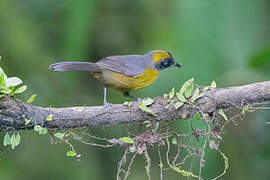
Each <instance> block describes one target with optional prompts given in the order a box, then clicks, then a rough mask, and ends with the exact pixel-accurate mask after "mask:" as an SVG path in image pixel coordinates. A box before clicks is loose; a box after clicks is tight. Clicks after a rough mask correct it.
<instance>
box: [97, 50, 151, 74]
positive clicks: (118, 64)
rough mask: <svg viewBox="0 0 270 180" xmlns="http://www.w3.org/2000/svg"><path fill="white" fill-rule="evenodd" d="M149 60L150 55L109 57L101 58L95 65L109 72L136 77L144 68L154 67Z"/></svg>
mask: <svg viewBox="0 0 270 180" xmlns="http://www.w3.org/2000/svg"><path fill="white" fill-rule="evenodd" d="M151 59H152V54H151V53H147V54H145V55H124V56H109V57H105V58H102V59H101V60H100V61H98V62H96V64H97V65H99V66H101V67H104V68H106V69H109V70H111V71H115V72H118V73H122V74H125V75H127V76H132V77H134V76H135V77H136V76H139V75H140V74H142V73H143V72H144V71H145V68H146V67H152V68H153V67H154V65H153V62H152V60H151Z"/></svg>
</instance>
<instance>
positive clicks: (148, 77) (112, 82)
mask: <svg viewBox="0 0 270 180" xmlns="http://www.w3.org/2000/svg"><path fill="white" fill-rule="evenodd" d="M158 73H159V72H158V71H157V70H154V69H151V68H146V70H145V71H144V73H142V74H140V75H139V76H136V77H131V76H126V75H124V74H121V73H117V72H114V71H110V70H104V71H103V72H102V73H101V74H99V75H97V74H96V75H95V74H93V75H94V77H96V78H97V79H100V80H101V81H102V82H103V83H104V84H105V86H107V87H111V88H114V89H117V90H119V91H123V92H128V91H132V90H136V89H141V88H143V87H145V86H148V85H150V84H152V83H153V82H154V81H155V80H156V78H157V77H158Z"/></svg>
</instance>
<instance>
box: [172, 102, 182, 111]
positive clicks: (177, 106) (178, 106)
mask: <svg viewBox="0 0 270 180" xmlns="http://www.w3.org/2000/svg"><path fill="white" fill-rule="evenodd" d="M183 105H184V103H183V102H177V103H175V104H174V108H175V109H178V108H180V107H182V106H183Z"/></svg>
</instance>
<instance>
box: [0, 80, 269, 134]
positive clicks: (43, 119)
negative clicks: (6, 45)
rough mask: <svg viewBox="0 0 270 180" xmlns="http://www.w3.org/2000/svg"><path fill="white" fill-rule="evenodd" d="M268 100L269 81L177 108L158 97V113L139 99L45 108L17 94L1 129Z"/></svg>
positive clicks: (139, 117) (168, 114)
mask: <svg viewBox="0 0 270 180" xmlns="http://www.w3.org/2000/svg"><path fill="white" fill-rule="evenodd" d="M265 101H270V81H265V82H259V83H253V84H248V85H243V86H235V87H227V88H216V89H212V90H209V91H205V92H203V97H201V98H199V99H198V100H196V101H195V103H194V105H192V104H188V103H185V104H184V105H183V106H181V107H180V108H178V109H176V108H175V107H174V106H169V107H168V108H167V107H166V106H167V105H168V103H169V100H167V99H164V98H162V97H156V98H154V103H153V104H151V105H150V106H149V107H148V108H149V109H151V110H152V111H153V112H154V113H155V114H154V115H153V114H151V113H148V112H145V111H143V110H142V109H141V108H140V107H139V105H138V103H137V102H133V103H132V104H131V105H130V106H126V105H123V104H113V105H112V106H110V107H105V106H81V107H66V108H44V107H38V106H33V105H31V104H28V103H24V102H21V101H20V100H18V99H15V98H3V99H2V100H1V106H0V131H13V130H27V129H33V127H34V126H35V125H41V126H42V127H45V128H47V129H65V128H76V127H86V126H113V125H118V124H122V123H138V122H143V121H147V120H149V121H170V120H176V119H185V118H190V117H192V116H193V115H194V114H195V113H196V112H201V113H204V114H205V115H208V116H212V115H213V113H215V112H216V111H217V110H218V109H220V108H229V107H240V108H241V107H243V106H244V105H247V104H253V103H260V102H265ZM48 117H50V120H48ZM29 120H30V121H29ZM26 121H27V123H25V122H26ZM25 124H27V125H25Z"/></svg>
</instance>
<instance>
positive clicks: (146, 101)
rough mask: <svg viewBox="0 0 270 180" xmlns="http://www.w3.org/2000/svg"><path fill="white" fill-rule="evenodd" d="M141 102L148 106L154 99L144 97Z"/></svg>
mask: <svg viewBox="0 0 270 180" xmlns="http://www.w3.org/2000/svg"><path fill="white" fill-rule="evenodd" d="M141 102H142V104H143V105H145V106H150V105H151V104H153V103H154V100H153V99H151V98H145V99H143V100H142V101H141Z"/></svg>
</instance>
